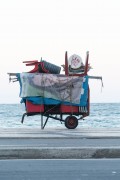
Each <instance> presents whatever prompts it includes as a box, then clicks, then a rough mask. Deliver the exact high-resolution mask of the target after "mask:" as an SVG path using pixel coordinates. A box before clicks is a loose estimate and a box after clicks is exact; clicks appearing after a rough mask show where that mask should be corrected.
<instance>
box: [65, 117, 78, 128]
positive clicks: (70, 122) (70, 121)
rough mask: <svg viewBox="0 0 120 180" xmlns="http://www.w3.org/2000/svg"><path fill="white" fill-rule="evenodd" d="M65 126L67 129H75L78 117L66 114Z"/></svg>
mask: <svg viewBox="0 0 120 180" xmlns="http://www.w3.org/2000/svg"><path fill="white" fill-rule="evenodd" d="M65 126H66V127H67V128H68V129H75V128H76V127H77V126H78V119H77V118H76V117H75V116H68V117H67V118H66V119H65Z"/></svg>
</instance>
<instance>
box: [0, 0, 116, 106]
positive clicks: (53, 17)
mask: <svg viewBox="0 0 120 180" xmlns="http://www.w3.org/2000/svg"><path fill="white" fill-rule="evenodd" d="M119 17H120V1H119V0H114V1H113V0H90V1H89V0H84V1H83V0H61V1H56V0H50V1H49V0H44V1H43V0H21V1H18V0H11V1H9V0H4V1H0V49H1V51H0V83H1V88H0V89H1V90H0V103H19V102H20V98H19V84H18V83H10V84H9V81H8V75H7V72H23V71H28V70H29V69H28V67H25V66H24V64H23V63H22V62H23V61H25V60H33V59H38V60H40V59H41V57H43V59H46V60H47V61H49V62H52V63H55V64H57V65H61V64H63V63H64V55H65V51H68V56H70V55H72V54H74V53H76V54H78V55H80V56H81V57H82V59H83V61H84V60H85V57H86V51H89V53H90V59H89V62H90V64H91V66H92V67H93V69H92V70H91V71H90V72H89V74H90V75H95V76H102V77H103V83H104V88H102V92H101V83H100V81H97V80H90V82H89V83H90V90H91V102H120V83H119V77H120V70H119V68H120V19H119Z"/></svg>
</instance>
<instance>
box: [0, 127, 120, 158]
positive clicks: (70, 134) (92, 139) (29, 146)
mask: <svg viewBox="0 0 120 180" xmlns="http://www.w3.org/2000/svg"><path fill="white" fill-rule="evenodd" d="M11 158H12V159H52V158H54V159H57V158H60V159H63V158H64V159H68V158H69V159H80V158H120V129H119V128H117V129H116V128H111V129H110V128H77V129H75V130H68V129H65V128H64V129H59V128H56V129H52V128H51V129H45V130H41V129H40V128H1V129H0V159H11Z"/></svg>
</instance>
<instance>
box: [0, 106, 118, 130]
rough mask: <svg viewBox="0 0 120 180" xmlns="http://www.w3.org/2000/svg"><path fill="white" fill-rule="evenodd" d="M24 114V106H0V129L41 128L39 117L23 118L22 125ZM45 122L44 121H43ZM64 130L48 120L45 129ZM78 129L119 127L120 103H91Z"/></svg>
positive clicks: (53, 121) (51, 120)
mask: <svg viewBox="0 0 120 180" xmlns="http://www.w3.org/2000/svg"><path fill="white" fill-rule="evenodd" d="M23 113H25V106H24V104H0V128H27V127H28V128H29V127H31V128H32V127H41V116H40V115H34V116H28V117H27V116H25V119H24V123H23V124H22V123H21V118H22V115H23ZM44 121H45V119H44ZM51 127H52V128H56V127H60V128H65V126H64V123H62V124H61V122H60V121H56V120H53V119H49V120H48V123H47V124H46V127H45V128H51ZM78 127H88V128H89V127H90V128H91V127H93V128H98V127H101V128H102V127H106V128H119V127H120V103H91V104H90V115H89V116H88V117H86V118H84V120H79V124H78Z"/></svg>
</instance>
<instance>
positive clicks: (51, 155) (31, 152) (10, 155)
mask: <svg viewBox="0 0 120 180" xmlns="http://www.w3.org/2000/svg"><path fill="white" fill-rule="evenodd" d="M91 158H93V159H97V158H120V148H114V147H112V148H107V147H102V148H99V147H97V148H89V147H85V148H75V147H74V148H72V147H59V148H53V147H51V148H38V147H34V148H29V147H26V148H23V147H21V148H20V147H19V148H16V147H13V148H10V149H9V148H7V149H4V148H3V149H0V159H91Z"/></svg>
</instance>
